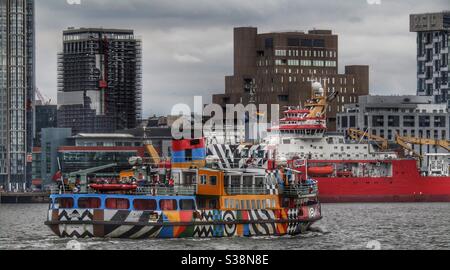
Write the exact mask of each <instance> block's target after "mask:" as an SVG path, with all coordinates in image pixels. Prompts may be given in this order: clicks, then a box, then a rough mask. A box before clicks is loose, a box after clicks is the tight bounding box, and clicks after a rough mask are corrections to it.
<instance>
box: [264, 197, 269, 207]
mask: <svg viewBox="0 0 450 270" xmlns="http://www.w3.org/2000/svg"><path fill="white" fill-rule="evenodd" d="M265 206H267V208H270V199H266V205H265ZM265 206H264V207H265Z"/></svg>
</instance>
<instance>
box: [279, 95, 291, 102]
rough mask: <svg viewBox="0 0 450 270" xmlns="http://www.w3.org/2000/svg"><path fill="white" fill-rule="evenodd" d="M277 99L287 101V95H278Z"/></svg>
mask: <svg viewBox="0 0 450 270" xmlns="http://www.w3.org/2000/svg"><path fill="white" fill-rule="evenodd" d="M278 101H289V95H279V96H278Z"/></svg>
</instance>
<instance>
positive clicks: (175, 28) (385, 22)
mask: <svg viewBox="0 0 450 270" xmlns="http://www.w3.org/2000/svg"><path fill="white" fill-rule="evenodd" d="M36 2H37V7H36V16H37V21H36V23H37V34H38V38H37V47H38V51H37V53H38V58H37V72H38V73H37V75H38V80H37V82H38V86H39V87H40V88H41V89H42V90H43V92H45V93H46V94H47V95H49V96H52V97H54V98H55V97H56V52H57V51H58V50H59V48H60V47H61V32H62V30H63V29H66V28H67V27H68V26H75V27H88V26H93V27H97V26H103V27H117V28H130V29H134V30H135V33H136V34H137V35H138V36H140V37H141V38H142V40H143V65H144V68H143V80H144V81H143V83H144V87H143V90H144V113H145V114H146V115H150V114H160V113H161V114H162V113H168V112H169V111H170V108H171V106H172V105H173V104H174V103H178V102H187V103H190V102H189V101H190V100H193V98H192V96H193V95H202V96H204V100H205V102H209V101H210V96H211V94H212V93H221V92H223V88H224V76H225V75H229V74H231V73H232V71H233V70H232V66H233V62H232V61H233V58H232V55H233V27H236V26H249V25H251V26H257V27H258V28H259V31H260V32H269V31H282V30H308V29H312V28H326V29H332V30H333V31H334V32H336V33H337V34H339V46H340V52H339V56H340V69H341V71H343V66H344V65H346V64H369V65H370V66H371V89H372V93H374V94H387V93H393V92H394V91H396V93H408V94H414V92H415V87H416V86H415V85H416V82H415V73H416V67H415V66H416V65H415V35H414V34H413V33H409V29H408V28H409V14H410V13H416V12H426V11H439V10H442V9H446V8H447V6H448V0H436V1H421V0H411V1H409V0H381V5H369V4H368V2H367V0H340V1H325V0H319V1H312V0H311V1H305V0H301V1H299V0H278V1H277V0H249V1H242V0H229V1H222V0H172V1H166V0H156V1H155V0H153V1H152V0H128V1H125V0H123V1H117V0H81V5H68V4H67V3H66V1H64V0H45V1H36ZM175 56H177V57H175ZM180 60H181V61H180Z"/></svg>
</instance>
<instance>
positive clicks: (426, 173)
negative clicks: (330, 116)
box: [208, 82, 450, 203]
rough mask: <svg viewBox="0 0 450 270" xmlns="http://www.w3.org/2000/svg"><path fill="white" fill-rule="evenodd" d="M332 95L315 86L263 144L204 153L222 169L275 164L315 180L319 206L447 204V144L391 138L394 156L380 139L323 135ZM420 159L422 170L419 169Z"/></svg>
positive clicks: (351, 133) (352, 132) (352, 134)
mask: <svg viewBox="0 0 450 270" xmlns="http://www.w3.org/2000/svg"><path fill="white" fill-rule="evenodd" d="M336 96H337V93H332V94H330V95H328V96H327V95H326V94H325V90H324V89H323V88H322V85H321V84H320V83H317V82H315V83H313V84H312V98H311V99H310V100H308V101H307V102H306V104H305V106H304V107H296V108H291V107H290V108H288V109H287V110H286V111H285V112H284V118H282V119H280V124H279V125H277V126H274V127H272V128H271V129H270V130H269V131H270V134H269V136H268V137H267V138H265V142H264V143H262V144H259V145H252V146H239V147H238V148H237V150H235V149H231V150H232V151H233V150H234V151H233V153H234V154H233V155H232V156H231V157H230V156H227V157H226V156H224V157H221V155H220V153H226V152H227V151H226V150H229V149H223V150H220V149H219V148H220V147H218V146H217V145H215V146H210V147H209V148H208V149H209V150H210V152H211V153H212V154H213V155H217V156H219V159H220V160H222V161H225V162H224V163H223V164H225V163H226V164H228V163H231V162H228V163H227V162H226V161H227V159H228V160H230V159H231V160H232V159H234V160H236V159H239V160H238V161H235V162H234V164H237V165H236V166H239V167H242V166H246V167H248V166H249V164H250V166H255V167H265V168H268V169H273V164H276V165H277V167H278V168H280V167H281V168H287V169H289V170H297V171H300V172H302V177H303V178H304V179H303V180H306V179H308V178H313V179H314V180H317V181H318V185H319V192H320V195H319V197H320V199H321V201H322V202H329V203H334V202H450V173H449V158H450V154H449V149H450V148H449V145H450V143H449V141H440V140H431V139H421V138H410V137H400V136H397V140H396V141H397V146H398V145H399V146H401V147H402V148H401V150H402V151H399V150H398V148H396V149H395V150H390V149H389V147H388V146H389V144H388V142H387V140H385V139H384V138H381V137H377V136H373V135H370V134H368V133H366V132H364V131H359V130H349V132H348V134H347V135H349V136H344V135H342V134H329V133H327V132H326V130H327V123H326V112H327V108H328V104H329V103H330V102H331V101H332V100H333V99H335V98H336ZM348 137H350V138H352V139H353V140H351V139H348ZM364 138H368V139H370V140H373V141H372V142H371V141H370V140H368V141H364V140H363V139H364ZM412 144H432V145H434V146H436V147H441V148H443V149H445V150H446V151H445V152H446V153H443V154H428V155H426V156H425V157H423V156H421V155H419V154H417V153H415V152H414V151H413V148H412V147H411V146H412ZM223 147H224V148H229V146H223ZM424 158H426V160H427V161H428V165H427V167H428V168H427V169H426V170H421V169H420V168H421V167H422V166H420V165H419V164H420V163H422V161H423V160H424ZM249 160H250V161H251V162H249ZM224 166H225V165H224ZM270 167H272V168H270Z"/></svg>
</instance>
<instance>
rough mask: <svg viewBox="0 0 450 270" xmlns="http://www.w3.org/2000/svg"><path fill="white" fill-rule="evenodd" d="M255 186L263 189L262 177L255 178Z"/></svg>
mask: <svg viewBox="0 0 450 270" xmlns="http://www.w3.org/2000/svg"><path fill="white" fill-rule="evenodd" d="M255 186H257V187H264V177H256V178H255Z"/></svg>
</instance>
